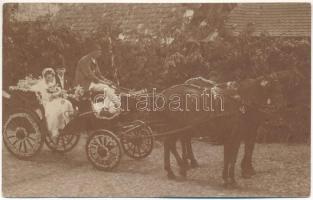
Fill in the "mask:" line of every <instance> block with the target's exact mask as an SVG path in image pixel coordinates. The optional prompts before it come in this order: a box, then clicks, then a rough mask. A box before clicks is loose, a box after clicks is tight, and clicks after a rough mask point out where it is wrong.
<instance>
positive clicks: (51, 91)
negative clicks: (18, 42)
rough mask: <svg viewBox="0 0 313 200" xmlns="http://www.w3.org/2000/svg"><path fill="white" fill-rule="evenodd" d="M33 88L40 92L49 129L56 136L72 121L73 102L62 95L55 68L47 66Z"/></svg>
mask: <svg viewBox="0 0 313 200" xmlns="http://www.w3.org/2000/svg"><path fill="white" fill-rule="evenodd" d="M32 90H33V91H35V92H39V93H40V95H41V100H42V104H43V107H44V110H45V118H46V122H47V129H48V131H49V132H50V134H51V135H52V137H53V138H56V137H57V136H58V135H59V130H60V129H63V128H64V127H65V125H66V124H67V123H68V122H69V121H70V117H71V115H72V114H73V113H74V109H73V106H72V104H71V102H70V101H68V100H67V99H65V98H63V97H62V90H61V88H60V87H57V85H56V79H55V72H54V70H53V69H52V68H45V69H44V70H43V72H42V79H41V80H40V81H38V83H37V84H35V85H34V86H32Z"/></svg>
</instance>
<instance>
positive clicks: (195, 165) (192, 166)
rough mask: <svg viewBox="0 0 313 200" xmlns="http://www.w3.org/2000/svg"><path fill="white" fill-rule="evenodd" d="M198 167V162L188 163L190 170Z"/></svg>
mask: <svg viewBox="0 0 313 200" xmlns="http://www.w3.org/2000/svg"><path fill="white" fill-rule="evenodd" d="M198 167H199V164H198V162H197V161H195V160H194V161H191V162H190V168H193V169H194V168H198Z"/></svg>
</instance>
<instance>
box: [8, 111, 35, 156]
mask: <svg viewBox="0 0 313 200" xmlns="http://www.w3.org/2000/svg"><path fill="white" fill-rule="evenodd" d="M18 119H23V120H24V121H25V120H26V121H27V123H28V125H30V127H31V129H33V131H30V130H27V129H26V128H25V127H22V126H17V127H16V128H15V129H14V128H13V130H12V129H10V126H14V120H18ZM15 124H17V123H15ZM3 140H4V143H5V144H6V146H7V147H8V149H9V150H10V151H12V153H13V154H15V155H17V156H22V157H31V156H33V155H34V154H35V153H36V152H37V151H38V150H39V149H40V147H41V132H40V128H39V126H38V125H37V123H36V122H35V120H34V119H33V117H32V116H30V115H29V114H27V113H14V114H12V115H10V116H9V118H8V120H7V121H6V123H5V125H4V131H3Z"/></svg>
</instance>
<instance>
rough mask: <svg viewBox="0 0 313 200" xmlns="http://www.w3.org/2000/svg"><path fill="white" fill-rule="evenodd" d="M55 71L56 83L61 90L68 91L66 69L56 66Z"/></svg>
mask: <svg viewBox="0 0 313 200" xmlns="http://www.w3.org/2000/svg"><path fill="white" fill-rule="evenodd" d="M55 71H56V77H55V78H56V83H57V84H58V85H59V86H60V87H61V88H62V89H63V90H68V89H69V88H71V84H70V81H69V79H68V76H67V73H66V69H65V67H63V66H58V67H56V68H55Z"/></svg>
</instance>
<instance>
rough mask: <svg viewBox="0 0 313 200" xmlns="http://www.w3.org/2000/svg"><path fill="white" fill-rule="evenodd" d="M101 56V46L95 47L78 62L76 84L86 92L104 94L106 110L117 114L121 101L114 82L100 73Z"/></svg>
mask: <svg viewBox="0 0 313 200" xmlns="http://www.w3.org/2000/svg"><path fill="white" fill-rule="evenodd" d="M101 55H102V49H101V46H99V45H95V46H93V48H92V51H91V52H90V53H89V54H87V55H85V56H83V57H82V58H81V59H80V60H79V61H78V64H77V68H76V71H75V81H74V82H75V85H76V86H77V85H79V86H81V87H83V89H84V90H85V91H96V92H103V95H104V98H105V104H106V105H105V108H106V109H107V110H108V111H109V112H110V113H116V112H118V111H119V109H120V106H121V100H120V97H119V96H117V95H116V94H115V89H114V85H113V82H112V81H110V80H108V79H106V78H105V77H104V76H103V75H102V74H101V72H100V69H99V65H98V62H97V59H98V58H99V57H100V56H101Z"/></svg>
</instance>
